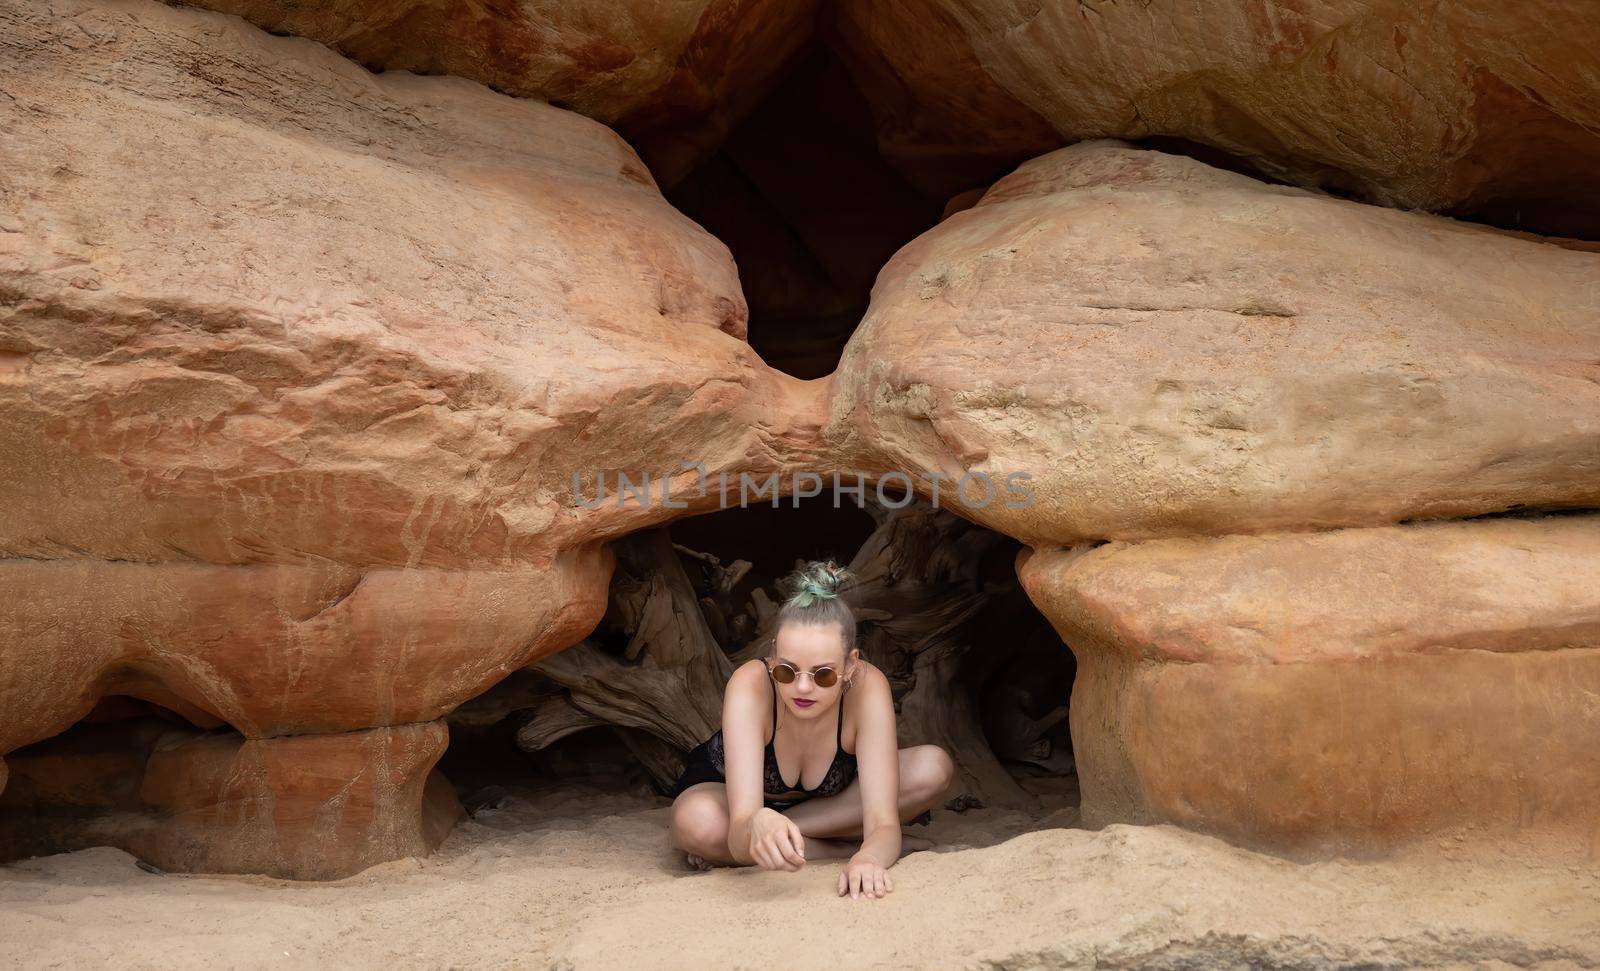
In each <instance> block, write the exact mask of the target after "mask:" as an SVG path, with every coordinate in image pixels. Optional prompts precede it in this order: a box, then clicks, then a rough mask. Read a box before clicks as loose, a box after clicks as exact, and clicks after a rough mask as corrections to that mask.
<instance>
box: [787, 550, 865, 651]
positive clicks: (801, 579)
mask: <svg viewBox="0 0 1600 971" xmlns="http://www.w3.org/2000/svg"><path fill="white" fill-rule="evenodd" d="M854 578H855V574H853V573H851V572H850V571H849V570H846V569H845V568H844V567H842V566H840V565H839V564H837V563H835V562H834V561H832V560H813V561H812V562H810V563H807V564H806V565H805V566H803V567H801V568H800V569H798V570H796V571H794V572H793V573H791V574H789V576H788V577H787V578H785V580H784V586H785V587H786V588H787V589H788V590H789V591H790V594H789V599H787V600H785V601H784V602H783V606H782V607H781V608H780V609H779V610H778V627H779V628H780V629H781V628H782V627H783V625H784V624H786V623H789V622H790V621H793V622H794V623H797V624H807V625H816V626H820V625H825V624H838V625H839V632H840V634H841V635H842V637H843V639H844V653H845V656H847V657H848V656H849V654H850V650H851V648H853V647H855V646H856V615H855V613H854V612H853V611H852V610H851V609H850V605H849V604H847V603H845V602H844V598H843V597H841V596H840V595H839V588H840V587H842V586H844V584H845V582H846V581H847V580H852V579H854ZM773 645H774V647H776V645H777V639H776V638H774V639H773Z"/></svg>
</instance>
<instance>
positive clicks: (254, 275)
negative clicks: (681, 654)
mask: <svg viewBox="0 0 1600 971" xmlns="http://www.w3.org/2000/svg"><path fill="white" fill-rule="evenodd" d="M0 27H3V29H0V87H3V90H4V92H5V98H3V99H0V129H3V130H4V131H5V132H6V137H5V139H4V141H3V143H0V198H3V199H4V208H3V210H0V230H3V232H0V456H3V461H0V557H4V559H3V561H0V571H3V572H4V574H5V581H4V586H5V589H6V590H7V591H8V596H7V597H6V598H5V602H4V604H3V605H0V754H4V753H5V752H7V751H10V750H12V749H15V748H17V747H19V746H22V745H26V744H29V743H31V742H34V741H36V740H39V739H43V738H46V737H49V736H51V735H54V734H56V733H57V732H60V731H61V730H63V729H64V728H66V727H67V726H69V725H71V724H72V723H73V722H74V721H76V720H77V719H79V718H81V717H83V716H84V714H85V713H86V712H88V711H89V710H90V708H91V707H92V706H93V705H94V703H95V700H96V699H97V698H99V697H100V696H101V695H102V694H106V693H119V694H127V695H134V696H139V697H144V698H147V699H149V700H152V701H155V702H158V703H160V704H162V705H165V706H167V707H169V708H171V709H173V710H176V711H179V712H183V713H186V714H188V715H189V716H190V717H191V718H192V720H194V721H195V722H196V723H198V724H204V725H209V724H217V723H224V722H225V723H227V724H228V725H231V726H232V727H233V728H235V729H237V730H238V731H239V732H241V733H243V735H244V736H245V737H246V738H247V739H250V740H255V739H263V738H269V737H275V736H279V735H283V734H288V733H306V732H351V731H356V730H366V729H377V728H383V727H385V726H402V725H405V724H408V723H417V722H427V721H429V720H432V719H436V718H438V717H439V716H440V715H441V714H442V713H444V712H446V711H448V710H450V709H451V708H452V707H454V706H455V705H456V704H459V703H460V702H461V701H463V700H465V699H467V698H469V697H472V696H473V695H474V694H477V693H479V692H481V691H483V690H484V689H485V688H487V687H488V686H489V685H491V684H493V683H494V682H495V681H497V680H499V679H500V678H501V677H503V676H504V675H505V674H506V673H508V672H510V671H512V670H514V669H516V668H518V667H520V666H522V665H524V664H526V663H528V662H530V661H532V660H535V659H537V658H538V657H541V656H543V655H545V654H548V653H550V652H552V651H555V650H558V649H560V648H562V647H565V646H567V645H568V644H571V643H574V642H576V641H577V640H578V639H580V638H581V637H582V636H583V634H584V633H585V632H587V631H588V630H589V629H590V628H592V627H593V626H594V624H595V623H596V622H597V621H598V619H599V617H600V615H601V613H602V612H603V610H604V606H605V596H606V580H607V577H608V574H609V570H610V562H611V561H610V557H609V554H608V553H607V552H605V551H604V550H603V549H602V546H601V542H602V541H603V540H604V539H606V538H608V537H610V536H614V535H620V534H623V533H626V532H628V531H630V530H631V529H634V528H637V527H639V526H642V525H647V524H649V523H653V522H659V521H662V520H664V519H666V518H669V517H670V516H671V515H673V514H674V512H673V511H671V510H667V509H664V508H663V507H662V505H661V503H660V500H659V496H658V497H657V500H656V501H655V502H654V503H652V505H651V506H650V507H649V508H639V507H635V508H632V509H619V508H618V507H617V504H616V502H615V496H614V495H613V497H612V501H611V502H608V503H606V504H604V505H602V506H600V507H598V508H593V509H587V508H581V507H580V506H579V505H578V504H577V503H576V502H575V500H574V497H573V495H572V488H573V487H572V476H573V474H574V473H581V474H582V476H583V479H584V494H585V495H586V496H592V495H593V491H594V487H595V482H594V476H595V473H597V472H599V471H601V470H605V471H607V472H608V473H609V472H612V471H614V470H617V469H623V470H627V471H629V472H632V473H637V472H640V471H645V470H649V471H651V472H661V471H674V472H676V471H678V470H679V467H680V463H681V462H682V461H683V460H684V459H686V458H698V459H703V460H704V461H705V462H706V463H707V465H708V467H709V470H710V471H711V472H712V473H715V472H716V471H718V470H719V469H722V468H732V469H734V470H736V471H742V470H745V469H749V470H753V471H763V470H772V469H778V468H784V467H787V466H788V465H790V464H794V463H799V462H805V461H807V460H808V459H807V456H808V455H809V454H810V448H811V446H810V445H809V444H808V441H809V439H808V435H809V433H808V432H807V431H806V429H807V428H811V429H814V428H815V426H816V425H817V424H818V423H819V419H818V418H817V417H816V415H815V414H813V412H815V411H816V410H817V409H816V408H814V407H812V406H811V404H810V402H811V399H810V398H808V397H806V395H807V394H808V393H809V392H807V391H806V390H805V386H803V385H801V384H800V383H799V382H793V381H790V380H788V379H785V378H783V377H782V376H780V375H776V374H774V373H772V372H770V371H769V370H768V369H767V368H765V367H764V366H763V365H762V364H761V362H760V361H759V359H758V358H756V357H755V355H754V354H753V353H752V352H751V351H750V349H749V347H748V345H747V344H746V343H745V342H744V340H743V339H742V337H743V328H744V321H745V314H746V311H745V305H744V301H743V299H742V297H741V296H740V293H739V288H738V281H737V275H736V272H735V270H734V267H733V265H732V261H731V260H730V259H729V257H728V254H727V250H726V249H725V248H724V247H723V246H722V245H721V244H720V243H718V242H717V241H716V240H714V239H712V238H711V237H709V236H708V235H706V234H705V233H704V232H703V231H701V230H700V229H699V227H697V226H695V225H694V224H693V223H692V222H690V221H689V220H687V219H686V218H684V217H683V216H681V215H679V214H678V213H677V212H676V211H675V210H673V209H672V208H671V207H670V206H668V205H667V204H666V203H665V202H664V201H663V200H662V198H661V196H660V194H659V192H658V191H657V190H656V187H655V185H654V183H653V181H652V179H651V177H650V175H649V173H648V172H647V171H646V170H645V168H644V166H643V165H642V164H641V163H640V162H639V160H638V158H637V156H636V155H635V154H634V153H633V152H632V150H630V149H629V148H628V146H627V145H626V144H625V143H624V142H623V141H622V140H621V139H619V138H618V137H617V136H616V135H615V134H613V133H612V132H610V131H608V130H606V129H605V128H603V127H602V126H600V125H598V124H596V123H594V122H592V121H590V120H588V119H585V118H582V117H579V116H578V115H575V114H572V113H569V112H565V111H561V110H558V109H555V108H551V107H548V106H546V105H543V104H538V103H534V102H531V101H518V100H514V99H511V98H508V97H505V96H501V95H496V94H493V93H491V92H488V91H486V90H485V89H483V88H482V87H480V86H478V85H476V84H473V83H470V82H467V81H464V80H460V79H445V78H419V77H414V76H411V75H407V74H389V75H383V76H373V75H371V74H369V73H368V72H367V71H365V70H363V69H362V68H361V67H359V66H358V65H356V64H354V63H352V62H350V61H348V60H345V59H344V58H341V57H339V56H338V55H336V54H334V53H333V52H331V51H329V50H327V49H326V48H323V47H321V46H319V45H315V44H312V43H310V42H308V41H303V40H295V39H285V38H273V37H269V36H268V35H266V34H264V33H262V32H260V31H258V30H257V29H255V28H254V27H251V26H249V25H247V24H245V23H244V22H242V21H239V20H237V19H235V18H231V17H224V16H222V15H218V14H210V13H203V12H197V11H190V10H179V9H172V8H168V7H164V6H160V5H157V4H153V3H119V2H106V3H88V2H80V0H56V2H51V3H42V4H36V3H22V2H8V3H5V4H3V5H0ZM692 478H693V476H692V474H689V473H683V474H682V476H681V478H680V483H683V482H688V481H690V480H691V479H692ZM657 489H658V490H659V486H657ZM682 491H684V492H686V491H687V489H683V490H682ZM714 501H715V498H714V496H713V497H711V498H710V499H706V500H701V502H702V504H705V503H708V502H714ZM246 744H247V745H248V744H249V743H246ZM285 744H286V743H285ZM305 744H308V745H309V744H311V743H309V742H307V743H305ZM283 751H284V753H285V754H284V755H283V759H284V760H285V764H286V765H287V764H288V762H290V761H292V759H293V758H294V755H293V753H294V752H297V751H300V749H298V748H293V749H291V748H285V749H283ZM307 751H309V750H307ZM319 751H320V750H319ZM208 764H209V763H208ZM429 764H431V762H430V763H429ZM185 771H187V770H185ZM197 771H198V770H197ZM286 772H287V775H286V776H285V778H291V777H292V776H293V772H290V771H288V770H286ZM347 781H349V780H347ZM408 805H409V803H408ZM401 842H404V841H400V842H392V843H391V844H385V845H389V846H391V848H394V847H398V846H400V845H401ZM406 845H415V841H412V842H411V843H407V844H406ZM186 858H187V857H186ZM252 859H256V860H261V859H265V857H261V856H255V857H252ZM357 862H361V861H353V862H351V865H352V866H354V865H355V863H357ZM365 862H371V860H370V859H367V860H365ZM207 865H210V864H207ZM362 865H364V863H363V864H362ZM263 866H269V865H268V864H263ZM269 868H270V866H269Z"/></svg>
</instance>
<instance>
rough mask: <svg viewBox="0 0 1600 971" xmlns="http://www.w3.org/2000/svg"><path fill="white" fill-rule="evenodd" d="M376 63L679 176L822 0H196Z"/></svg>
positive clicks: (722, 130)
mask: <svg viewBox="0 0 1600 971" xmlns="http://www.w3.org/2000/svg"><path fill="white" fill-rule="evenodd" d="M193 5H194V6H200V7H209V8H211V9H213V10H221V11H224V12H226V13H233V14H238V15H239V16H241V17H244V18H245V19H246V20H249V21H251V22H252V23H255V24H258V25H260V26H261V27H264V28H266V29H267V30H270V31H272V32H273V33H275V34H294V35H297V36H300V37H309V38H311V39H312V40H316V41H320V42H322V43H325V44H327V45H329V46H330V47H332V48H333V49H335V50H337V51H339V52H340V53H342V54H345V55H348V56H349V57H351V58H354V59H355V60H357V61H359V62H361V63H362V64H365V65H367V66H368V67H371V68H374V69H377V70H384V69H387V70H404V71H414V72H416V73H418V74H450V75H455V76H457V77H464V78H470V79H471V80H474V81H479V82H482V83H483V84H486V85H488V86H490V87H492V88H494V89H495V90H497V91H504V92H506V93H508V94H512V95H518V96H521V97H527V98H536V99H538V100H541V101H549V102H552V103H556V104H559V105H561V106H562V107H567V108H571V109H573V110H574V111H578V112H582V113H583V114H585V115H587V116H589V117H590V118H594V119H596V120H598V121H600V122H603V123H605V124H607V125H610V126H612V127H614V128H617V129H618V130H619V131H621V132H622V133H623V134H624V135H626V136H627V137H628V139H629V140H630V141H632V142H633V144H634V145H635V146H636V147H638V149H639V151H640V153H641V154H643V155H644V156H645V158H646V160H647V161H649V162H650V165H651V168H652V169H653V170H654V171H655V172H656V174H657V175H658V176H659V177H661V178H663V179H664V180H665V181H668V182H676V181H677V180H678V178H680V177H682V176H683V175H687V174H688V172H689V171H690V170H691V169H692V168H693V167H694V166H695V165H696V164H697V163H698V162H700V161H703V160H704V159H705V158H707V157H709V156H710V155H711V153H712V152H714V151H715V150H716V147H717V145H719V144H720V143H721V142H722V140H723V138H724V137H726V135H727V133H728V129H729V128H730V126H731V125H732V124H733V123H734V122H736V121H738V119H739V118H740V117H741V116H743V115H744V114H745V113H746V112H747V111H749V110H750V108H752V107H753V106H754V105H755V103H756V102H757V101H758V100H759V99H760V96H761V95H762V94H763V93H764V92H765V91H766V90H767V88H768V87H769V86H770V84H771V83H772V82H773V81H774V80H776V78H777V77H778V75H779V74H780V73H781V71H782V69H783V67H784V66H785V65H787V64H788V63H789V62H790V60H791V56H792V55H793V54H794V53H795V52H796V51H797V50H798V49H799V48H800V46H801V45H802V44H803V43H805V41H806V40H807V39H808V38H809V37H810V36H811V33H812V26H813V21H814V19H815V17H816V9H817V0H690V2H687V3H683V2H678V3H617V2H616V0H579V2H572V0H561V2H557V3H552V2H549V0H517V2H514V3H500V4H482V3H471V2H467V0H444V2H442V3H441V2H437V0H387V2H384V3H376V4H375V3H372V2H371V0H199V2H197V3H194V4H193Z"/></svg>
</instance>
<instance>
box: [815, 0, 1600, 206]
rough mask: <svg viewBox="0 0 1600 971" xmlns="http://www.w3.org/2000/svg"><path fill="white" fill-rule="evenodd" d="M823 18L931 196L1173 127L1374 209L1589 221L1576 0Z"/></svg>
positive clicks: (1595, 65) (1584, 53)
mask: <svg viewBox="0 0 1600 971" xmlns="http://www.w3.org/2000/svg"><path fill="white" fill-rule="evenodd" d="M832 23H833V28H832V31H833V33H835V34H837V35H838V37H839V40H838V41H837V47H838V49H839V50H840V51H841V53H843V54H844V55H845V56H846V57H847V59H849V60H850V61H851V63H852V66H853V69H854V70H855V73H856V75H857V78H858V80H859V81H860V83H861V84H862V86H863V87H864V88H865V89H866V90H867V97H868V99H869V100H870V101H872V102H873V104H874V105H875V106H876V107H877V110H878V115H879V119H880V130H881V138H882V143H883V146H884V151H885V154H886V155H887V156H888V157H889V158H890V159H891V161H894V162H896V163H897V164H900V165H902V166H903V167H904V168H906V170H907V171H908V172H912V173H914V174H916V175H917V176H918V178H919V181H921V182H922V183H923V184H926V185H930V186H939V187H940V188H942V189H943V190H944V191H945V192H947V193H951V192H955V191H958V190H959V189H962V188H967V187H970V185H973V184H978V182H975V181H974V182H968V183H967V184H966V185H963V184H961V183H962V181H963V179H969V178H971V174H974V173H975V172H976V171H981V169H982V167H983V166H984V165H986V164H987V165H993V164H995V163H999V164H1000V165H1001V168H1000V169H999V170H994V169H991V173H992V174H998V172H999V171H1003V170H1004V166H1005V164H1007V163H1009V162H1015V161H1021V160H1022V159H1024V158H1027V157H1029V156H1031V155H1034V154H1037V153H1038V152H1040V151H1044V150H1046V149H1048V148H1050V147H1053V146H1054V144H1059V143H1060V142H1069V143H1070V142H1073V141H1077V140H1080V139H1085V138H1105V137H1115V138H1135V139H1137V138H1148V137H1152V136H1169V137H1176V138H1181V139H1184V140H1187V141H1189V142H1193V143H1198V144H1200V145H1203V146H1209V147H1211V148H1214V149H1220V150H1222V151H1225V152H1228V153H1232V154H1233V155H1236V156H1241V157H1243V158H1244V159H1245V160H1246V161H1247V163H1248V164H1252V165H1254V166H1255V167H1257V168H1258V169H1259V170H1260V171H1262V172H1264V173H1267V174H1270V175H1272V176H1276V177H1278V178H1280V179H1284V180H1287V181H1291V182H1295V183H1298V184H1301V185H1308V186H1321V187H1326V188H1329V189H1337V190H1341V191H1348V192H1353V193H1355V194H1357V195H1359V196H1360V197H1361V198H1364V199H1366V200H1369V201H1372V202H1378V203H1382V204H1384V205H1391V206H1398V207H1401V208H1422V209H1428V210H1435V211H1450V212H1454V213H1459V214H1470V215H1477V216H1481V217H1484V218H1487V219H1489V220H1491V221H1493V222H1496V223H1498V224H1500V225H1507V226H1519V225H1520V226H1522V227H1524V228H1529V229H1536V230H1538V231H1542V232H1547V233H1557V234H1563V235H1572V234H1577V235H1588V236H1589V237H1590V238H1594V236H1595V235H1596V234H1600V205H1597V204H1596V203H1595V201H1594V200H1595V199H1596V198H1597V197H1600V191H1597V190H1600V174H1597V173H1600V88H1597V87H1596V85H1597V81H1596V79H1597V78H1600V51H1597V49H1596V47H1595V45H1594V43H1593V42H1592V41H1593V38H1594V37H1595V36H1596V34H1597V33H1600V8H1597V7H1596V6H1595V5H1594V4H1590V3H1575V2H1570V0H1549V2H1540V3H1521V4H1506V3H1495V2H1492V0H1466V2H1456V3H1449V4H1443V5H1428V4H1416V3H1411V2H1408V0H1376V2H1373V0H1316V2H1311V3H1282V2H1263V0H1222V2H1208V3H1203V4H1184V3H1174V2H1167V0H1157V2H1154V3H1117V2H1113V0H1045V2H1042V3H1041V2H1039V0H999V2H993V3H981V4H974V3H958V2H950V0H841V2H840V3H839V4H838V5H837V13H836V14H835V15H834V16H833V18H832ZM1057 139H1059V141H1057ZM982 181H987V180H982Z"/></svg>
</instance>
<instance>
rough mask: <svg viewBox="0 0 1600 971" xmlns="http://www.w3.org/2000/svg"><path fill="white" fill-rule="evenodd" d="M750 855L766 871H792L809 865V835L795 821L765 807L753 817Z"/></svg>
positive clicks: (751, 819) (751, 820) (751, 821)
mask: <svg viewBox="0 0 1600 971" xmlns="http://www.w3.org/2000/svg"><path fill="white" fill-rule="evenodd" d="M750 856H751V857H752V858H754V859H755V861H756V863H758V864H760V866H761V868H762V869H763V870H788V871H790V872H793V871H795V870H798V869H800V868H801V867H803V866H805V865H806V838H805V837H804V836H802V835H800V827H799V826H797V825H795V822H794V820H792V819H790V818H789V817H788V816H785V815H784V814H783V813H780V812H778V811H777V810H776V809H771V808H768V807H766V806H763V807H761V809H760V810H758V811H757V812H756V814H755V815H754V816H752V817H751V818H750Z"/></svg>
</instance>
